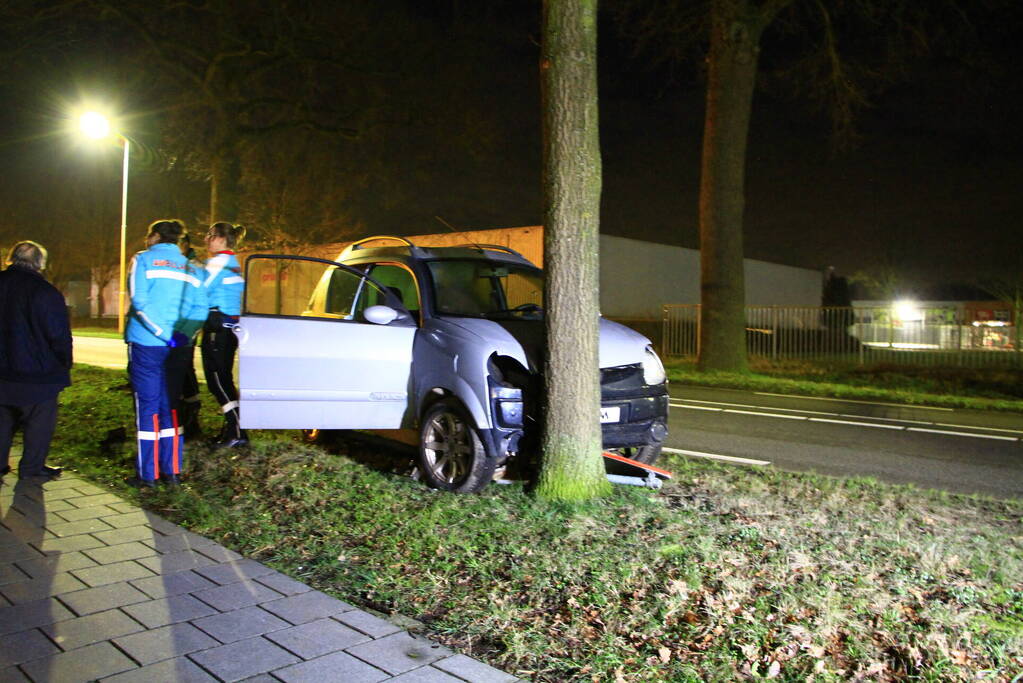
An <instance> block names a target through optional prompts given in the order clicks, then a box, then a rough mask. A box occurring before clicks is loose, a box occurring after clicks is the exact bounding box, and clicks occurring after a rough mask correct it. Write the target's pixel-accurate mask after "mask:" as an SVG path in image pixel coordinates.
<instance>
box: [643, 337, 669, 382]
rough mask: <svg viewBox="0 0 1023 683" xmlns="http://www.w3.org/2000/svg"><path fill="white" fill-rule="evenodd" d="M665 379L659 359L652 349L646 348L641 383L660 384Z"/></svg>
mask: <svg viewBox="0 0 1023 683" xmlns="http://www.w3.org/2000/svg"><path fill="white" fill-rule="evenodd" d="M667 378H668V377H667V375H665V374H664V365H663V364H662V363H661V359H660V358H658V357H657V354H656V353H654V350H653V348H651V347H649V346H648V347H646V353H644V354H643V381H644V382H646V383H647V384H661V383H662V382H664V381H665V380H666V379H667Z"/></svg>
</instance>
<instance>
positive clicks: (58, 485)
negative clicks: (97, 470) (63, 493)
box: [41, 474, 85, 491]
mask: <svg viewBox="0 0 1023 683" xmlns="http://www.w3.org/2000/svg"><path fill="white" fill-rule="evenodd" d="M84 484H85V482H83V481H82V480H81V479H79V478H78V477H69V476H68V475H66V474H65V475H63V476H61V477H59V478H57V479H51V480H50V481H48V482H46V483H45V484H43V486H42V487H41V488H42V489H43V490H44V491H60V490H62V489H73V488H74V487H76V486H83V485H84Z"/></svg>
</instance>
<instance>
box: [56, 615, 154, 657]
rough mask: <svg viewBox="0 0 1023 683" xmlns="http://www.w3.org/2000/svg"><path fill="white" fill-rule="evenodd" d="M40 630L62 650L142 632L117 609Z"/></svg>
mask: <svg viewBox="0 0 1023 683" xmlns="http://www.w3.org/2000/svg"><path fill="white" fill-rule="evenodd" d="M40 630H42V631H43V633H45V634H46V635H48V636H50V638H52V639H53V642H55V643H57V645H60V647H61V649H63V650H74V649H77V648H80V647H84V646H86V645H92V644H93V643H98V642H100V641H103V640H110V639H111V638H116V637H118V636H123V635H127V634H129V633H136V632H138V631H141V630H142V627H141V626H139V624H138V622H137V621H135V620H134V619H132V618H131V617H129V616H128V615H127V614H125V613H124V612H122V611H121V610H118V609H109V610H107V611H105V612H98V613H96V614H90V615H89V616H87V617H79V618H77V619H68V620H66V621H60V622H57V623H56V624H50V625H48V626H43V627H42V628H41V629H40Z"/></svg>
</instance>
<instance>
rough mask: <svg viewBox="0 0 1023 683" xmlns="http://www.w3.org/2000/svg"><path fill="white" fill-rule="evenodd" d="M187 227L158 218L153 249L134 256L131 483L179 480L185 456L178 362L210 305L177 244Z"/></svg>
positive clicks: (128, 336) (149, 241) (150, 239)
mask: <svg viewBox="0 0 1023 683" xmlns="http://www.w3.org/2000/svg"><path fill="white" fill-rule="evenodd" d="M185 232H186V230H185V225H184V223H182V222H181V221H179V220H176V219H171V220H158V221H155V222H153V223H152V224H151V225H150V226H149V233H148V234H147V236H146V245H147V246H148V249H146V250H145V251H140V252H139V253H137V254H135V256H134V257H133V258H132V262H131V268H130V270H129V273H128V291H129V293H130V295H131V310H130V311H129V316H128V325H127V328H126V329H125V332H124V338H125V342H127V344H128V374H129V376H130V377H131V384H132V388H133V389H134V392H135V413H136V419H137V427H138V437H137V438H138V456H137V459H136V461H135V470H136V478H135V479H134V480H132V482H131V483H133V484H135V485H137V486H147V487H152V486H154V485H155V483H156V482H157V481H162V482H164V483H166V484H171V485H176V484H178V483H179V476H180V474H181V470H182V465H183V461H184V438H183V434H182V433H181V430H180V429H179V424H178V418H177V411H176V410H175V409H174V405H175V403H176V401H177V399H178V396H179V395H180V392H181V378H183V376H184V371H183V368H182V367H179V365H180V363H181V359H182V358H184V357H186V356H187V352H186V353H182V351H183V350H184V351H187V349H186V347H187V346H188V345H189V344H190V343H191V338H192V336H193V335H194V334H195V331H196V330H197V329H198V327H199V326H200V325H201V324H202V321H203V319H204V317H205V309H206V298H205V291H204V290H203V288H202V280H201V277H202V273H201V272H199V271H197V270H196V269H195V268H194V267H192V266H191V265H190V264H189V262H188V259H187V258H186V257H185V255H184V254H182V253H181V249H180V247H179V246H178V243H179V241H180V240H181V239H182V237H183V236H184V234H185Z"/></svg>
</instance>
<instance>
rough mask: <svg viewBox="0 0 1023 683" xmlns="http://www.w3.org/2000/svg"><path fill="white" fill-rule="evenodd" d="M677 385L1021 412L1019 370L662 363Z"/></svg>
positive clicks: (1022, 375) (1022, 395)
mask: <svg viewBox="0 0 1023 683" xmlns="http://www.w3.org/2000/svg"><path fill="white" fill-rule="evenodd" d="M665 369H666V370H667V373H668V378H669V379H670V380H671V381H672V382H676V383H679V384H690V385H694V386H705V387H720V388H724V389H746V390H750V391H769V392H773V393H780V394H795V395H801V396H825V397H830V398H845V399H854V400H860V401H883V402H887V403H905V404H909V405H921V406H938V407H942V408H966V409H970V410H999V411H1014V412H1023V372H1021V371H1019V370H1012V369H994V368H991V369H976V368H937V367H921V368H912V367H902V366H885V365H875V366H863V367H859V366H831V367H829V366H820V365H815V364H811V363H800V362H778V363H769V362H765V361H757V362H754V363H753V364H752V365H751V369H750V372H748V373H738V372H698V371H697V370H696V367H695V364H694V363H693V362H692V361H682V360H669V361H667V362H665Z"/></svg>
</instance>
